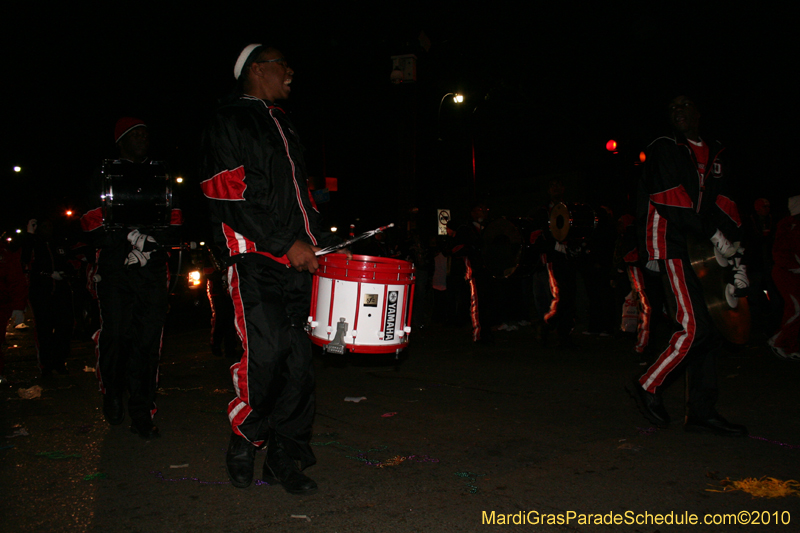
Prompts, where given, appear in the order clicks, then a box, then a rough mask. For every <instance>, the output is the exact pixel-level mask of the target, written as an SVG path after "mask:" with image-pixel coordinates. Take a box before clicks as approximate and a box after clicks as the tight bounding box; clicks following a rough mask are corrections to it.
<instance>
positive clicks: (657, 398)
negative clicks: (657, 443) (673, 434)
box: [625, 378, 670, 429]
mask: <svg viewBox="0 0 800 533" xmlns="http://www.w3.org/2000/svg"><path fill="white" fill-rule="evenodd" d="M625 390H626V391H628V394H629V395H630V396H631V398H633V399H634V401H635V402H636V407H638V408H639V412H641V413H642V414H643V415H644V417H645V418H646V419H647V420H649V421H650V422H652V423H653V424H655V425H656V426H658V427H660V428H662V429H663V428H666V427H669V422H670V418H669V413H667V410H666V409H665V408H664V404H663V403H662V401H661V395H659V394H654V393H652V392H647V391H646V390H644V389H643V388H642V385H641V384H640V383H639V380H638V379H635V378H634V379H632V380H631V381H630V383H628V385H627V386H626V387H625Z"/></svg>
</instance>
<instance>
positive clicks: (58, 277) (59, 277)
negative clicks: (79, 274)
mask: <svg viewBox="0 0 800 533" xmlns="http://www.w3.org/2000/svg"><path fill="white" fill-rule="evenodd" d="M50 277H51V278H53V279H54V280H56V281H62V280H63V279H64V273H63V272H59V271H57V270H56V271H54V272H53V273H52V274H50Z"/></svg>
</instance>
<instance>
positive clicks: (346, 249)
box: [339, 248, 353, 261]
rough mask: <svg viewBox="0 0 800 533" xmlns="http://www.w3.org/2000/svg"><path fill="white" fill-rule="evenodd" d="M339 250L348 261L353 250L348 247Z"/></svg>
mask: <svg viewBox="0 0 800 533" xmlns="http://www.w3.org/2000/svg"><path fill="white" fill-rule="evenodd" d="M339 251H340V252H341V253H343V254H344V255H346V256H347V260H348V261H349V260H351V259H352V258H353V252H351V251H350V248H342V249H341V250H339Z"/></svg>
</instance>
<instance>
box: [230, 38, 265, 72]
mask: <svg viewBox="0 0 800 533" xmlns="http://www.w3.org/2000/svg"><path fill="white" fill-rule="evenodd" d="M259 46H261V44H248V45H247V46H245V47H244V50H242V53H241V54H239V59H237V60H236V65H235V66H234V67H233V76H234V77H235V78H236V79H237V80H238V79H239V76H241V75H242V69H243V68H244V64H245V63H247V58H249V57H250V54H252V53H253V50H255V49H256V48H258V47H259Z"/></svg>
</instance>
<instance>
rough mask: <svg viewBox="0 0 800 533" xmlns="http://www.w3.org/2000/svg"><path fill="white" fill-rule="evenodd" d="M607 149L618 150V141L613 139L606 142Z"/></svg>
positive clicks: (610, 150)
mask: <svg viewBox="0 0 800 533" xmlns="http://www.w3.org/2000/svg"><path fill="white" fill-rule="evenodd" d="M606 150H608V151H609V152H616V151H617V141H615V140H614V139H611V140H610V141H608V142H607V143H606Z"/></svg>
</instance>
